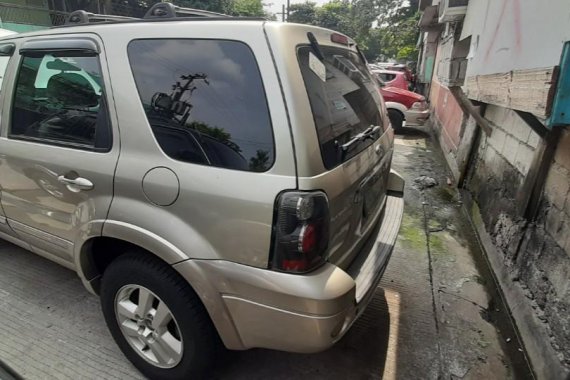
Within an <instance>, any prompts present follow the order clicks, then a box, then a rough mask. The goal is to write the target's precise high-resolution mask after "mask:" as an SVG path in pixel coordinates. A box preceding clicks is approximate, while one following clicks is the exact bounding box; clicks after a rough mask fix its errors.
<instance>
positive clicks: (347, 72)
mask: <svg viewBox="0 0 570 380" xmlns="http://www.w3.org/2000/svg"><path fill="white" fill-rule="evenodd" d="M265 28H266V32H267V35H268V39H269V42H270V45H271V46H272V49H273V52H274V56H275V60H276V65H277V69H278V70H279V71H280V72H279V74H280V76H281V77H282V78H284V80H283V91H284V93H285V99H286V101H287V103H288V104H289V105H290V107H289V110H290V117H291V127H292V134H293V141H294V143H295V147H296V157H297V169H298V181H299V184H298V186H299V189H301V190H322V191H324V192H325V193H326V194H327V196H328V199H329V208H330V216H331V225H330V234H331V235H330V236H331V239H330V242H329V259H328V260H329V261H330V262H332V263H334V264H336V265H338V266H339V267H341V268H343V269H345V268H347V267H348V266H349V265H350V263H351V262H352V260H353V259H354V257H355V256H356V254H357V253H358V252H359V251H360V248H361V246H362V245H363V244H364V242H365V240H366V237H368V235H369V233H370V231H371V230H372V227H373V226H374V224H375V221H377V220H378V218H379V215H380V213H381V211H382V208H383V207H384V203H385V199H386V186H387V181H388V175H389V171H390V163H391V158H392V147H393V134H392V129H391V128H390V127H389V121H388V118H387V116H386V115H385V110H384V106H383V101H382V98H381V96H380V93H379V88H378V87H377V84H376V81H375V80H373V78H372V77H371V74H370V73H369V71H368V69H367V67H366V63H365V62H364V60H363V59H362V58H361V56H360V55H359V53H358V52H357V50H356V47H355V45H354V44H353V43H351V40H349V41H348V44H347V43H342V39H343V38H344V36H342V35H338V34H335V33H334V32H332V31H330V30H326V29H321V28H315V27H308V26H301V25H291V24H266V27H265ZM339 36H340V37H339ZM311 40H312V42H311ZM333 40H336V41H341V42H333ZM315 132H316V133H315ZM358 137H361V138H360V139H359V138H358Z"/></svg>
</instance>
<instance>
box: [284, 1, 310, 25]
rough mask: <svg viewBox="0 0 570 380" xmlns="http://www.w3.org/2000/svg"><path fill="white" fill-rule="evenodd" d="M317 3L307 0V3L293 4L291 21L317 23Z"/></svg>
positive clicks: (290, 10) (290, 15) (290, 11)
mask: <svg viewBox="0 0 570 380" xmlns="http://www.w3.org/2000/svg"><path fill="white" fill-rule="evenodd" d="M316 19H317V3H312V2H310V1H307V2H306V3H296V4H291V6H290V7H289V20H287V21H289V22H296V23H298V24H310V25H316V24H315V22H316Z"/></svg>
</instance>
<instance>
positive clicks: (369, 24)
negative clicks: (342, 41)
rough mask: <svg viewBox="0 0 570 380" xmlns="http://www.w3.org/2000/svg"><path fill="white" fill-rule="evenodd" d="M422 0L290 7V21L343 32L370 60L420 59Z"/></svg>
mask: <svg viewBox="0 0 570 380" xmlns="http://www.w3.org/2000/svg"><path fill="white" fill-rule="evenodd" d="M418 3H419V0H331V1H330V2H328V3H326V4H323V5H322V6H317V5H316V4H315V3H313V2H305V3H297V4H293V5H291V8H290V10H289V11H290V15H289V22H297V23H301V24H310V25H318V26H322V27H324V28H329V29H332V30H336V31H339V32H341V33H344V34H346V35H348V36H350V37H352V38H354V40H355V41H356V42H357V43H358V45H359V46H360V48H361V50H362V52H363V53H364V55H365V56H366V58H367V59H369V60H371V61H373V60H377V59H383V60H385V59H390V58H392V59H398V60H413V59H414V58H415V57H416V56H417V51H416V48H415V46H416V42H417V39H418V28H417V22H418V17H419V15H418V13H417V9H418Z"/></svg>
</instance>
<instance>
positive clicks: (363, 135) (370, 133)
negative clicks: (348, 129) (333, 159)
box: [335, 125, 380, 152]
mask: <svg viewBox="0 0 570 380" xmlns="http://www.w3.org/2000/svg"><path fill="white" fill-rule="evenodd" d="M379 130H380V127H379V126H377V125H375V126H372V125H371V126H370V127H368V128H366V130H364V131H362V132H360V133H359V134H357V135H356V136H354V137H353V138H351V139H350V140H348V142H346V143H344V144H340V143H339V142H338V141H335V144H336V145H337V146H338V147H339V148H340V149H342V151H343V152H346V151H347V150H349V149H350V147H351V146H352V145H353V144H355V143H357V142H360V141H364V140H366V139H369V138H373V137H374V135H375V134H376V133H377V132H378V131H379Z"/></svg>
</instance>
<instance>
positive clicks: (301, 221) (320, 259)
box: [269, 191, 330, 273]
mask: <svg viewBox="0 0 570 380" xmlns="http://www.w3.org/2000/svg"><path fill="white" fill-rule="evenodd" d="M275 207H276V210H275V211H276V213H275V215H276V216H275V221H274V227H273V228H274V232H273V239H274V240H273V245H272V247H273V250H272V252H271V259H270V263H269V266H270V268H271V269H273V270H278V271H283V272H292V273H305V272H309V271H311V270H313V269H315V268H317V267H319V266H320V265H321V264H323V263H324V262H325V258H326V253H327V249H328V243H329V224H330V218H329V207H328V199H327V197H326V195H325V194H324V193H322V192H320V191H315V192H301V191H290V192H285V193H282V194H281V195H280V196H279V198H278V199H277V202H276V205H275Z"/></svg>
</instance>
